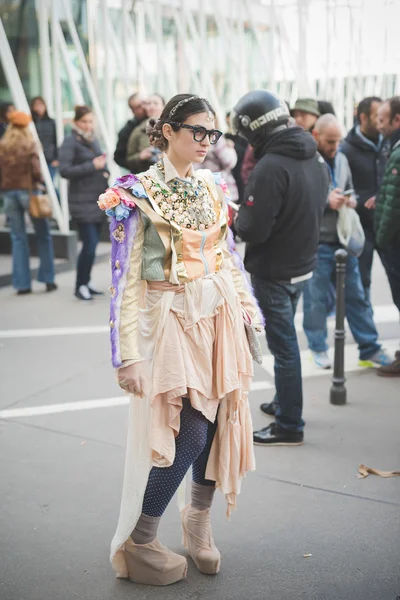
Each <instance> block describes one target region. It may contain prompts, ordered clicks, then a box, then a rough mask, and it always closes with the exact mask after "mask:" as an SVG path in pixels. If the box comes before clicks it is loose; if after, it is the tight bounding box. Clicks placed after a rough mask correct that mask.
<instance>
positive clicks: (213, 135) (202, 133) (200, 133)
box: [169, 121, 223, 145]
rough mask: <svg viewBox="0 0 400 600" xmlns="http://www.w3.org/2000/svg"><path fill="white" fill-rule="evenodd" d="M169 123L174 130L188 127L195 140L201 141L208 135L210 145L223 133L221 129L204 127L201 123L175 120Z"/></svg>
mask: <svg viewBox="0 0 400 600" xmlns="http://www.w3.org/2000/svg"><path fill="white" fill-rule="evenodd" d="M169 125H171V126H172V128H173V129H175V131H176V130H177V129H179V127H182V128H183V129H190V130H191V131H192V132H193V140H194V141H195V142H202V141H203V140H205V138H206V136H207V135H208V139H209V140H210V144H211V145H214V144H216V143H217V142H218V140H219V139H220V137H221V136H222V135H223V133H222V131H219V130H218V129H206V128H205V127H202V126H201V125H187V124H186V123H175V121H169Z"/></svg>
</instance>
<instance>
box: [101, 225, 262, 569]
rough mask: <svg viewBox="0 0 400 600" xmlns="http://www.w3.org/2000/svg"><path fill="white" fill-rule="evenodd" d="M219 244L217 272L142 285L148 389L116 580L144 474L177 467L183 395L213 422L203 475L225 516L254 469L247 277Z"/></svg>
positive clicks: (132, 450)
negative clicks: (245, 299)
mask: <svg viewBox="0 0 400 600" xmlns="http://www.w3.org/2000/svg"><path fill="white" fill-rule="evenodd" d="M139 234H140V232H139ZM224 244H225V245H224V248H223V255H224V258H223V261H222V264H221V268H219V269H218V271H217V272H213V273H210V274H207V275H203V276H201V277H198V278H195V279H193V280H190V281H187V282H186V283H185V284H181V285H180V284H174V283H171V281H151V282H142V284H141V300H140V304H141V309H140V317H139V321H138V330H137V335H138V345H139V350H140V355H141V357H142V361H143V365H144V366H145V372H146V380H147V384H148V385H147V389H146V397H145V398H137V397H134V396H132V397H131V401H130V412H129V426H128V443H127V455H126V464H125V476H124V486H123V495H122V502H121V511H120V518H119V523H118V528H117V532H116V534H115V536H114V539H113V542H112V546H111V559H112V562H113V567H114V569H115V570H116V572H117V576H121V577H125V576H126V564H125V560H124V558H123V553H122V552H121V551H120V550H121V549H122V548H123V544H124V543H125V541H126V540H127V538H128V537H129V536H130V534H131V532H132V530H133V529H134V527H135V525H136V522H137V519H138V518H139V516H140V513H141V507H142V502H143V496H144V492H145V488H146V484H147V479H148V475H149V471H150V469H151V467H153V466H157V467H169V466H171V465H172V464H173V462H174V458H175V438H176V436H177V435H178V433H179V429H180V413H181V409H182V399H183V398H185V397H188V398H189V399H190V402H191V405H192V407H193V408H195V409H196V410H198V411H199V412H201V413H202V414H203V415H204V417H205V418H206V419H208V420H209V421H210V422H214V421H215V419H217V421H218V427H217V430H216V434H215V438H214V441H213V444H212V448H211V453H210V457H209V460H208V464H207V470H206V477H207V479H211V480H214V481H215V482H216V486H217V488H219V489H220V490H221V492H222V493H223V494H224V495H225V497H226V500H227V503H228V508H227V514H228V516H229V515H230V513H231V510H232V509H233V508H234V507H235V505H236V497H237V495H238V494H239V493H240V488H241V481H242V479H243V477H244V476H245V474H246V472H247V471H252V470H254V468H255V462H254V454H253V439H252V422H251V416H250V410H249V403H248V392H249V390H250V384H251V379H252V375H253V365H252V357H251V354H250V351H249V345H248V341H247V337H246V333H245V328H244V325H243V294H247V292H246V290H245V285H244V286H243V289H242V291H241V293H238V283H237V282H238V277H240V278H241V277H243V276H244V275H242V274H241V273H240V274H238V270H237V269H236V267H235V266H234V260H233V257H232V255H231V254H230V252H229V250H228V248H227V246H226V242H224ZM251 305H252V300H251V298H250V296H249V298H248V306H251ZM248 306H247V308H248ZM253 308H254V311H253V314H256V313H257V309H256V307H255V306H254V305H253Z"/></svg>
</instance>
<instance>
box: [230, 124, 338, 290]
mask: <svg viewBox="0 0 400 600" xmlns="http://www.w3.org/2000/svg"><path fill="white" fill-rule="evenodd" d="M259 154H261V158H260V160H259V161H258V163H257V165H256V166H255V168H254V170H253V171H252V173H251V175H250V179H249V182H248V184H247V187H246V190H245V194H244V202H243V204H242V206H241V207H240V210H239V213H238V219H237V221H236V225H235V227H236V229H237V233H238V235H239V236H240V237H241V238H242V239H243V240H244V241H245V242H248V243H247V246H246V254H245V261H244V262H245V267H246V269H247V270H248V271H249V273H251V274H253V275H256V276H258V277H260V278H263V279H267V280H271V279H274V280H281V281H290V280H291V279H292V278H295V277H301V276H303V275H306V274H307V273H309V272H311V271H312V270H313V269H314V268H315V265H316V261H317V249H318V240H319V233H320V225H321V219H322V214H323V212H324V208H325V205H326V198H327V195H328V185H329V178H328V169H327V166H326V164H325V161H324V160H323V159H322V157H320V155H319V154H318V153H317V145H316V143H315V141H314V140H313V138H312V136H311V135H310V134H309V133H307V132H305V131H303V130H302V129H301V128H300V127H291V128H289V129H285V130H283V131H280V132H279V133H276V134H275V135H273V136H272V138H270V139H269V140H268V142H267V143H266V145H265V147H264V148H263V149H262V152H260V153H259Z"/></svg>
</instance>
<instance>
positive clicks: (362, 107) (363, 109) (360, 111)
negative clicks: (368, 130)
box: [357, 96, 382, 121]
mask: <svg viewBox="0 0 400 600" xmlns="http://www.w3.org/2000/svg"><path fill="white" fill-rule="evenodd" d="M373 102H382V98H379V97H378V96H368V98H364V99H363V100H361V102H360V103H359V105H358V106H357V119H358V121H360V117H361V115H366V116H367V117H369V116H370V115H371V106H372V104H373Z"/></svg>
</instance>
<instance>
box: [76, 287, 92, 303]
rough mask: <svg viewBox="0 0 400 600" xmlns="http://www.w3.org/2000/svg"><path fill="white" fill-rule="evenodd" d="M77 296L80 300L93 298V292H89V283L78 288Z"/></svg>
mask: <svg viewBox="0 0 400 600" xmlns="http://www.w3.org/2000/svg"><path fill="white" fill-rule="evenodd" d="M75 296H76V297H77V298H78V299H79V300H93V298H92V294H91V293H90V292H89V288H88V286H87V285H81V286H79V288H78V290H77V291H76V292H75Z"/></svg>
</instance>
